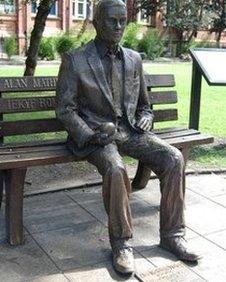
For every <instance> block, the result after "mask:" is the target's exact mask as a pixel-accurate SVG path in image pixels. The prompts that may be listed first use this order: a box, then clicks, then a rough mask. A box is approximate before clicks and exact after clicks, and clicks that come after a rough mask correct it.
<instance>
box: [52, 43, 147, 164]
mask: <svg viewBox="0 0 226 282" xmlns="http://www.w3.org/2000/svg"><path fill="white" fill-rule="evenodd" d="M121 49H122V54H123V61H124V72H125V73H124V79H125V81H124V93H123V94H124V95H123V101H124V102H123V103H124V109H125V110H124V115H125V117H126V119H127V121H128V126H130V127H132V128H133V129H134V130H137V128H136V126H135V123H136V121H137V119H139V118H140V117H142V116H145V115H146V116H150V115H152V111H151V110H150V105H149V99H148V94H147V87H146V84H145V81H144V75H143V69H142V60H141V57H140V55H139V54H138V53H137V52H135V51H133V50H130V49H127V48H122V47H121ZM109 71H110V70H109ZM56 97H57V105H56V116H57V118H58V119H59V120H60V121H61V122H62V123H63V125H64V126H65V128H66V130H67V132H68V134H69V143H70V144H73V146H74V148H73V152H74V154H75V155H77V156H78V157H80V158H83V157H86V156H87V155H88V154H89V153H90V152H91V151H92V150H93V149H94V148H93V146H86V142H87V140H89V138H90V137H91V136H92V135H93V134H94V132H95V129H96V128H98V127H99V126H100V125H101V124H102V123H104V122H113V123H114V124H116V123H117V117H116V112H115V109H114V103H113V97H112V93H111V90H110V87H109V85H108V82H107V79H106V76H105V73H104V68H103V65H102V63H101V59H100V58H99V55H98V53H97V49H96V46H95V43H94V41H93V40H92V41H90V42H89V43H88V44H87V45H85V46H83V47H81V48H78V49H75V50H73V51H71V52H68V53H66V54H65V55H64V56H63V58H62V63H61V66H60V70H59V75H58V81H57V89H56Z"/></svg>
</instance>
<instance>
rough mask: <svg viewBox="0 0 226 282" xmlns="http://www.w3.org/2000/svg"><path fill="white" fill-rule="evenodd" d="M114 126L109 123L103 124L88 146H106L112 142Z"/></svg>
mask: <svg viewBox="0 0 226 282" xmlns="http://www.w3.org/2000/svg"><path fill="white" fill-rule="evenodd" d="M115 131H116V129H115V125H114V124H113V123H111V122H106V123H103V124H102V125H101V126H100V127H99V128H98V129H97V132H96V133H94V134H93V136H92V137H91V139H90V140H89V144H93V145H100V146H102V147H103V146H106V145H108V144H110V143H112V142H113V141H114V134H115Z"/></svg>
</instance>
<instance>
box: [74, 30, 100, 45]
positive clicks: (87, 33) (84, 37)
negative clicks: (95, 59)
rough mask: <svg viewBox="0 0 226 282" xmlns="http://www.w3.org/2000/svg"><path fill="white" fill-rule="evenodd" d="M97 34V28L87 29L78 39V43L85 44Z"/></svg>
mask: <svg viewBox="0 0 226 282" xmlns="http://www.w3.org/2000/svg"><path fill="white" fill-rule="evenodd" d="M95 36H96V32H95V30H87V31H85V32H84V33H83V34H82V36H81V37H80V38H79V39H78V45H79V46H83V45H85V44H86V43H88V42H89V41H90V40H91V39H93V38H94V37H95Z"/></svg>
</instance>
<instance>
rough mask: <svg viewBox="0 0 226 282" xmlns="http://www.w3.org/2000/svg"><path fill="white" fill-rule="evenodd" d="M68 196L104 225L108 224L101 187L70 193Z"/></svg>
mask: <svg viewBox="0 0 226 282" xmlns="http://www.w3.org/2000/svg"><path fill="white" fill-rule="evenodd" d="M66 194H67V195H68V196H69V197H70V198H71V199H73V200H74V201H75V202H76V203H78V204H79V205H81V206H82V207H83V208H84V209H85V210H87V211H88V212H89V213H91V214H92V215H93V216H94V217H95V218H97V219H98V220H99V221H100V222H102V223H103V224H104V225H106V224H107V220H108V219H107V214H106V211H105V208H104V204H103V199H102V189H101V187H100V186H98V187H96V189H95V188H91V189H79V190H75V191H68V192H66Z"/></svg>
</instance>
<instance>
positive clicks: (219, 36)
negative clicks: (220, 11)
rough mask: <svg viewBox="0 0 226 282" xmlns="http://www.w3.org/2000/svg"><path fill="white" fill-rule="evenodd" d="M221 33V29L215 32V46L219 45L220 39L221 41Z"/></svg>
mask: <svg viewBox="0 0 226 282" xmlns="http://www.w3.org/2000/svg"><path fill="white" fill-rule="evenodd" d="M221 34H222V30H219V31H218V33H217V40H216V41H217V48H219V47H220V41H221Z"/></svg>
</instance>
